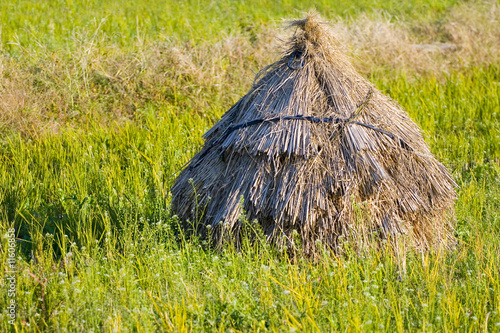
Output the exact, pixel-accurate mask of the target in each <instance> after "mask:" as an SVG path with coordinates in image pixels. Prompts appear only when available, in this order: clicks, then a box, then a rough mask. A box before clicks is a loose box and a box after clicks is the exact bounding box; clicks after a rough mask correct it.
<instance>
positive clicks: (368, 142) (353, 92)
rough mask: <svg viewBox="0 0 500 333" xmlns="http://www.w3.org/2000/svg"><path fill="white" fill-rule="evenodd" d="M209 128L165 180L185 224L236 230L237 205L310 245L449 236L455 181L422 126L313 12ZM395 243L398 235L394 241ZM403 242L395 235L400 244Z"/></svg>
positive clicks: (424, 242)
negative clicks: (361, 69) (358, 66)
mask: <svg viewBox="0 0 500 333" xmlns="http://www.w3.org/2000/svg"><path fill="white" fill-rule="evenodd" d="M292 25H293V26H295V27H296V28H297V30H296V32H295V34H294V35H293V37H292V38H291V39H290V40H289V41H288V42H287V44H286V45H285V49H286V51H284V53H283V55H282V57H281V59H280V60H278V61H277V62H275V63H273V64H272V65H270V66H268V67H267V68H265V69H264V70H262V71H261V72H260V73H259V74H258V75H257V77H256V80H255V83H254V85H253V87H252V88H251V90H250V91H249V92H248V94H246V95H245V96H244V97H242V98H241V99H240V100H239V101H238V102H237V103H236V104H235V105H234V106H233V107H231V108H230V109H229V110H228V111H227V112H226V113H225V114H224V116H223V117H222V119H221V120H220V121H219V122H218V123H217V124H215V125H214V126H213V127H212V128H211V129H210V130H209V131H208V132H207V133H206V134H205V135H204V139H205V145H204V146H203V148H202V149H201V151H200V152H199V153H198V154H196V155H195V156H194V157H193V159H192V160H191V161H190V162H189V165H188V166H187V167H186V168H185V169H184V170H183V171H182V172H181V173H180V174H179V176H178V178H177V179H176V182H175V184H174V186H173V187H172V190H171V191H172V209H173V211H174V212H175V214H177V215H178V216H179V218H180V219H181V220H182V221H184V226H185V227H186V229H188V230H192V231H194V232H196V233H199V234H200V235H202V236H206V235H207V230H211V235H212V236H211V237H214V239H215V240H216V241H217V242H218V244H221V243H222V242H224V240H225V239H226V237H225V235H231V236H232V237H233V239H238V237H239V233H240V230H241V227H242V221H241V214H242V212H244V214H246V217H247V220H249V221H254V220H256V221H257V222H258V223H259V224H260V225H261V226H262V230H263V232H264V234H265V235H266V236H267V237H268V239H269V240H270V241H272V242H273V243H274V244H278V245H291V243H293V242H294V238H296V236H294V234H295V235H297V234H298V235H299V237H300V239H301V241H302V244H303V248H304V250H305V252H306V253H308V254H313V253H315V251H316V250H317V249H316V245H317V244H318V241H319V242H321V243H322V244H324V245H327V246H329V247H330V248H332V249H336V248H337V247H338V245H339V242H340V241H341V240H342V242H344V241H345V240H348V241H349V242H351V243H352V244H353V245H354V246H355V247H356V248H359V247H363V246H365V245H369V244H372V243H373V242H376V243H377V242H379V241H380V240H382V239H387V240H389V242H388V244H393V246H396V244H400V240H403V243H404V244H405V246H406V247H414V248H417V249H419V250H425V249H428V248H429V247H436V246H442V245H445V246H446V245H447V244H450V240H451V239H452V237H451V236H452V231H453V204H454V201H455V198H456V193H455V187H456V184H455V182H454V181H453V179H452V177H451V175H450V173H449V172H448V170H447V169H446V168H445V167H444V166H443V165H442V164H441V163H439V162H438V161H437V160H436V158H435V157H434V156H433V155H432V153H431V152H430V150H429V147H428V146H427V144H426V143H425V141H424V139H423V137H422V134H421V132H420V130H419V128H418V126H417V125H416V124H415V123H414V122H413V121H412V120H411V119H410V118H409V116H408V114H407V113H406V112H405V111H404V110H403V109H402V108H401V107H400V106H399V105H398V104H397V103H396V102H395V101H394V100H392V99H391V98H389V97H388V96H385V95H384V94H382V93H381V92H380V91H378V90H377V89H376V88H375V87H374V86H373V85H372V84H371V83H370V82H368V81H367V80H366V79H365V78H363V77H362V76H361V75H360V74H359V73H357V72H356V70H355V69H354V68H353V66H352V65H351V63H350V62H349V60H348V59H347V57H346V56H345V55H343V54H342V53H341V52H340V51H339V48H338V45H337V44H336V41H335V39H334V37H333V36H332V34H331V33H330V31H329V27H328V25H326V24H324V23H321V22H319V20H318V19H317V18H316V17H314V16H309V17H307V18H306V19H304V20H299V21H295V22H293V24H292ZM396 241H397V242H399V243H396ZM397 246H398V247H400V245H397Z"/></svg>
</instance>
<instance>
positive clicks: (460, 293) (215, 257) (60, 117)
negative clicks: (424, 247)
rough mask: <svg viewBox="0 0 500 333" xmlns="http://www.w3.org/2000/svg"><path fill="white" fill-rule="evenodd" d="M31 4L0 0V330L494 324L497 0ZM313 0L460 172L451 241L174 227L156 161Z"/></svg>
mask: <svg viewBox="0 0 500 333" xmlns="http://www.w3.org/2000/svg"><path fill="white" fill-rule="evenodd" d="M49 3H52V2H40V1H13V0H7V1H3V2H2V3H1V4H0V221H1V223H0V232H1V234H2V235H5V236H4V237H2V238H1V244H2V248H1V251H0V256H2V263H5V264H4V265H3V266H4V267H5V268H4V267H2V270H1V271H0V276H1V277H2V279H1V281H2V282H1V285H0V289H1V290H2V292H1V293H0V309H1V311H2V312H1V314H0V331H5V332H9V331H69V332H78V331H82V332H86V331H89V332H90V331H113V332H122V331H124V332H128V331H139V332H149V331H176V332H177V331H182V332H183V331H194V332H198V331H207V332H212V331H235V332H238V331H261V332H266V331H273V332H287V331H289V332H316V331H322V332H323V331H349V332H350V331H380V332H395V331H397V332H406V331H418V332H422V331H426V332H427V331H430V332H432V331H449V332H457V331H460V332H463V331H468V332H469V331H472V332H475V331H481V332H483V331H492V332H496V331H500V194H499V193H500V179H499V178H500V31H499V29H498V28H496V27H497V26H499V25H500V3H499V2H498V1H465V2H462V1H452V0H447V1H433V0H418V1H417V0H415V1H409V2H400V1H377V0H363V1H356V2H355V1H348V0H343V1H338V2H337V1H336V2H335V4H333V2H332V3H330V2H328V1H322V2H321V1H320V2H313V1H295V0H288V1H271V2H267V1H240V2H237V1H230V0H223V1H217V2H216V1H182V2H174V1H169V0H149V1H143V2H139V1H102V2H101V1H86V0H73V1H58V4H59V5H58V6H53V5H51V4H50V5H49ZM313 5H314V6H315V8H316V10H317V11H318V12H319V13H320V14H321V15H322V16H323V17H324V18H325V19H328V20H329V21H330V22H331V23H332V25H333V28H334V30H335V31H336V32H337V37H338V39H339V42H340V43H341V44H342V46H341V47H342V48H343V49H344V51H345V52H347V53H348V54H349V55H350V56H351V57H352V59H353V63H354V65H355V66H356V68H358V69H359V71H361V72H362V73H363V74H364V75H365V76H366V77H368V78H369V79H370V80H371V81H372V82H373V83H374V84H375V85H376V86H377V88H379V89H380V90H382V91H383V92H385V93H387V94H389V95H390V96H391V97H392V98H394V99H395V100H397V101H398V102H399V103H400V104H401V105H402V106H403V107H404V108H405V109H406V110H407V111H408V112H409V114H410V116H411V117H412V119H414V120H415V121H416V122H417V124H419V126H420V127H421V128H422V131H423V133H424V137H425V138H426V141H427V142H428V143H429V145H430V147H431V150H432V152H433V153H434V154H435V155H436V156H437V157H438V159H439V160H440V161H442V162H443V163H444V164H445V165H446V166H447V167H448V168H449V170H450V171H451V172H452V174H453V176H454V178H455V180H456V182H457V183H458V184H459V186H460V189H459V190H458V196H459V198H458V200H457V203H456V215H457V216H456V218H457V227H456V232H455V237H456V238H457V247H456V248H455V249H453V250H450V251H448V252H429V253H409V254H408V256H407V257H406V258H405V259H404V260H405V263H406V264H405V265H406V271H402V270H401V262H400V261H401V260H402V259H401V258H399V259H398V258H394V257H392V256H390V255H388V254H383V253H378V252H372V253H362V254H360V253H356V252H354V251H351V250H350V249H349V248H346V249H345V252H346V254H345V255H343V256H334V255H332V254H331V253H328V251H325V253H324V255H322V257H321V260H319V261H318V262H314V263H313V262H310V261H308V260H306V259H303V258H302V257H301V256H300V253H299V254H298V259H297V260H295V261H293V262H292V261H291V260H290V259H289V258H288V257H287V256H286V254H284V253H277V252H276V251H275V250H274V249H272V248H271V247H270V246H268V245H267V244H266V243H265V242H264V241H259V242H256V243H255V244H246V245H245V246H244V248H243V250H242V251H236V250H234V249H233V248H232V247H231V246H227V247H226V248H224V249H223V250H221V251H215V250H208V249H206V246H205V245H206V244H204V243H202V242H200V241H198V240H196V239H185V238H184V237H183V236H182V234H180V235H179V234H178V229H177V222H178V221H177V220H176V218H175V217H173V216H172V214H171V212H170V207H169V203H170V194H169V188H170V186H171V185H172V182H173V180H174V177H173V176H172V175H173V174H174V173H175V172H177V171H178V170H179V168H180V167H181V166H182V165H184V163H186V162H187V161H188V160H189V159H190V158H191V157H192V156H193V155H194V153H195V152H196V151H197V150H198V149H200V147H201V145H202V143H203V142H202V138H201V135H202V134H203V133H204V132H205V131H206V130H208V129H209V128H210V127H211V126H212V125H213V124H214V123H215V122H216V121H217V120H218V119H219V118H220V117H221V116H222V114H223V113H224V112H225V110H227V109H228V108H229V107H230V106H231V105H232V104H233V103H235V102H236V101H237V100H238V98H239V97H240V96H242V95H243V94H244V93H245V92H246V91H247V90H248V89H249V88H250V86H251V84H252V81H253V77H254V73H255V72H256V71H258V70H259V69H260V68H262V67H264V66H265V65H267V64H269V63H271V62H272V61H274V60H276V59H277V58H278V53H277V49H276V46H277V45H278V44H279V42H278V39H277V38H276V36H278V37H280V38H283V36H286V34H287V33H289V32H287V31H285V30H283V29H281V28H280V27H282V26H283V24H282V21H281V19H282V18H286V19H290V18H296V17H301V16H302V14H303V12H304V11H306V10H308V9H310V8H312V7H313ZM443 45H445V46H447V48H444V47H442V46H443ZM450 45H451V46H452V47H449V48H448V46H450ZM11 227H14V228H15V230H16V232H15V233H16V243H15V244H16V245H15V248H16V255H17V259H16V265H17V273H15V282H16V283H15V288H16V289H15V291H16V292H15V297H14V298H13V297H11V295H9V288H10V286H11V284H10V282H9V281H10V280H8V277H9V273H8V272H7V271H8V265H7V263H8V261H7V258H8V255H9V252H8V248H9V243H8V240H9V239H8V229H9V228H11ZM12 299H15V303H16V318H15V320H14V325H11V324H10V323H9V320H10V317H9V316H8V315H9V312H8V305H9V304H10V302H11V300H12Z"/></svg>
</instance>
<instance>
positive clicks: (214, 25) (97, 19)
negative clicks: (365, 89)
mask: <svg viewBox="0 0 500 333" xmlns="http://www.w3.org/2000/svg"><path fill="white" fill-rule="evenodd" d="M457 3H459V1H458V0H446V1H436V0H419V1H398V0H390V1H380V0H361V1H350V0H341V1H335V2H334V3H332V2H330V1H325V0H323V1H312V0H306V1H294V0H284V1H278V0H273V1H263V0H254V1H248V0H244V1H234V0H223V1H200V0H196V1H195V0H185V1H171V0H147V1H124V0H119V1H102V0H76V1H61V0H58V1H50V2H49V1H29V0H18V1H12V0H8V1H3V2H2V4H1V5H0V22H1V26H2V35H1V43H0V44H1V45H2V48H3V49H4V50H7V51H12V50H14V49H15V47H13V46H12V45H11V44H9V43H20V44H21V45H22V46H24V47H33V48H37V45H36V41H38V42H39V43H40V44H41V45H44V47H49V48H52V47H55V48H57V47H60V46H66V47H70V46H71V45H73V41H74V40H75V39H78V38H80V37H81V36H80V34H82V33H83V34H85V33H86V32H87V31H91V32H94V30H95V29H97V28H98V27H99V30H100V31H101V32H103V33H105V34H106V35H107V36H108V38H109V39H111V40H112V41H113V42H115V43H116V44H118V45H121V46H122V47H124V46H128V45H130V44H132V43H135V42H136V41H137V40H138V39H144V38H146V39H148V38H152V39H165V38H175V39H180V40H183V41H193V42H201V41H206V40H209V41H214V40H217V39H219V38H220V37H221V36H223V35H227V34H236V35H241V34H247V35H248V34H250V35H251V34H255V33H256V32H257V31H255V29H257V30H258V29H259V28H261V27H262V25H264V24H268V23H269V22H273V21H276V20H281V19H282V18H287V19H290V18H296V17H298V16H301V15H302V13H303V12H306V11H308V10H310V9H312V8H315V9H316V10H317V11H318V12H319V13H320V14H322V15H324V16H327V17H335V16H342V17H356V16H359V15H360V14H363V13H367V14H373V13H375V12H380V11H383V12H385V13H387V14H388V15H392V16H396V17H398V18H407V19H408V18H409V19H417V18H418V20H419V21H424V22H426V21H439V20H440V19H442V17H443V15H444V14H445V13H446V12H447V10H449V8H450V7H451V6H454V5H455V4H457Z"/></svg>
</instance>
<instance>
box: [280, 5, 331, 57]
mask: <svg viewBox="0 0 500 333" xmlns="http://www.w3.org/2000/svg"><path fill="white" fill-rule="evenodd" d="M288 27H289V28H292V27H297V28H299V29H300V30H298V31H297V32H296V33H295V35H294V36H293V37H292V43H293V44H294V48H295V50H298V51H301V52H303V53H308V54H314V55H318V54H322V55H326V54H328V53H330V52H332V51H334V50H335V49H336V47H335V44H336V40H335V37H334V35H333V33H332V31H331V28H330V25H329V24H328V23H327V22H324V21H322V20H321V17H320V16H319V15H318V14H317V13H315V12H309V13H308V14H307V15H306V18H304V19H301V20H294V21H291V22H290V24H289V25H288Z"/></svg>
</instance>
